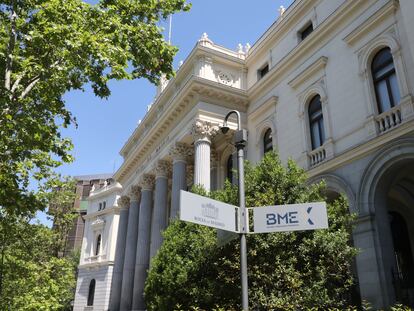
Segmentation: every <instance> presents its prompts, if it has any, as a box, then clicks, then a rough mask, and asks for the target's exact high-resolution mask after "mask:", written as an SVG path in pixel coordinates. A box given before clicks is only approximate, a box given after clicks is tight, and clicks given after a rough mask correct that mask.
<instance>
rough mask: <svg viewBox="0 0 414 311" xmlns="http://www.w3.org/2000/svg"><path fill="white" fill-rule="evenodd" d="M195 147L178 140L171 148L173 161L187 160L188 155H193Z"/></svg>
mask: <svg viewBox="0 0 414 311" xmlns="http://www.w3.org/2000/svg"><path fill="white" fill-rule="evenodd" d="M193 152H194V151H193V149H192V148H190V146H189V145H187V144H186V143H182V142H176V143H175V145H174V146H172V147H171V149H170V156H171V157H172V158H173V161H174V162H175V161H182V162H187V157H189V156H191V155H193Z"/></svg>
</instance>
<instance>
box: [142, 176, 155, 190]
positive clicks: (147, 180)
mask: <svg viewBox="0 0 414 311" xmlns="http://www.w3.org/2000/svg"><path fill="white" fill-rule="evenodd" d="M154 181H155V179H154V175H152V174H144V175H143V176H142V178H141V181H140V182H139V185H140V186H141V188H142V190H152V189H153V188H154Z"/></svg>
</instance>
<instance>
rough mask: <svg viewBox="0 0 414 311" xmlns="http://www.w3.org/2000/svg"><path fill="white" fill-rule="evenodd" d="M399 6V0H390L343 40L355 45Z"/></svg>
mask: <svg viewBox="0 0 414 311" xmlns="http://www.w3.org/2000/svg"><path fill="white" fill-rule="evenodd" d="M398 7H399V3H398V1H397V0H390V1H388V2H387V3H386V4H385V5H384V6H383V7H381V8H380V9H379V10H378V11H376V12H375V13H374V14H372V15H371V16H370V17H369V18H368V19H366V20H365V21H364V22H363V23H362V24H360V25H358V26H357V27H356V28H355V29H354V30H352V31H351V32H350V33H349V34H348V35H346V36H345V38H343V40H344V41H345V42H346V43H347V44H348V45H350V46H353V45H355V43H357V42H358V41H359V40H360V39H361V38H363V37H364V36H366V35H367V34H369V33H372V30H373V29H375V28H376V27H377V26H378V25H380V24H381V23H382V22H383V21H384V20H385V19H386V18H388V17H389V16H390V15H391V14H395V12H396V11H397V9H398Z"/></svg>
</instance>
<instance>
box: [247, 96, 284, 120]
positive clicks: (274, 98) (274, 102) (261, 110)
mask: <svg viewBox="0 0 414 311" xmlns="http://www.w3.org/2000/svg"><path fill="white" fill-rule="evenodd" d="M277 102H278V97H277V96H271V97H270V98H268V99H266V100H265V101H264V103H263V104H261V105H260V106H259V107H258V108H256V109H255V110H253V111H252V112H250V113H249V117H250V118H251V119H252V120H254V119H256V118H257V117H258V116H260V115H262V114H263V113H264V112H265V111H266V110H268V109H270V108H271V107H272V106H273V107H275V109H276V105H277Z"/></svg>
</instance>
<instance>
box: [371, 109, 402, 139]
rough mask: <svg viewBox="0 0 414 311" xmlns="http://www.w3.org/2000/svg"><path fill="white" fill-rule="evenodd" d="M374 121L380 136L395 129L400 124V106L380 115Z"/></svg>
mask: <svg viewBox="0 0 414 311" xmlns="http://www.w3.org/2000/svg"><path fill="white" fill-rule="evenodd" d="M375 120H376V121H377V125H378V130H379V133H380V134H382V133H385V132H387V131H389V130H391V129H393V128H395V127H396V126H398V125H399V124H401V122H402V116H401V106H395V107H393V108H392V109H390V110H388V111H385V112H383V113H381V114H380V115H378V116H377V117H376V118H375Z"/></svg>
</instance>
